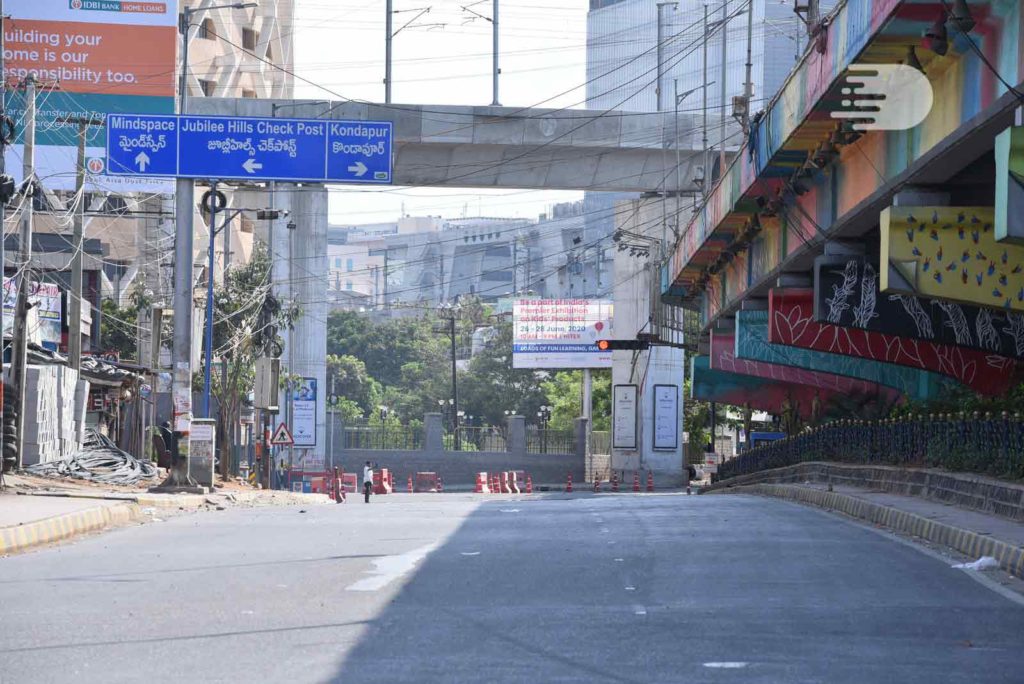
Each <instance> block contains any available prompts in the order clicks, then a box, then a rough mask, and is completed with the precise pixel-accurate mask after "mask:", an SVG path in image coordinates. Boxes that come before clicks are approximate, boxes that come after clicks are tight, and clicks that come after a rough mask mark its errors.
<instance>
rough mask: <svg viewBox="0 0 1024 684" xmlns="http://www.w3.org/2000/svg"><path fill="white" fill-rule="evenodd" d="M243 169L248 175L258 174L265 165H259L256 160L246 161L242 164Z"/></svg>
mask: <svg viewBox="0 0 1024 684" xmlns="http://www.w3.org/2000/svg"><path fill="white" fill-rule="evenodd" d="M242 168H243V169H245V170H246V171H247V172H248V173H256V172H257V171H258V170H259V169H262V168H263V164H261V163H259V162H258V161H256V160H255V159H246V160H245V162H244V163H243V164H242Z"/></svg>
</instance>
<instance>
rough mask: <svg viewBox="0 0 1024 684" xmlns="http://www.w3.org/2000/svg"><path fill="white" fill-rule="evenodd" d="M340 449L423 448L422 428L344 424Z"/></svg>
mask: <svg viewBox="0 0 1024 684" xmlns="http://www.w3.org/2000/svg"><path fill="white" fill-rule="evenodd" d="M339 446H340V448H341V449H380V450H384V449H387V450H392V451H416V450H418V449H422V448H423V428H421V427H410V426H408V425H388V426H385V427H380V426H379V425H378V426H374V425H346V426H345V428H344V430H343V432H342V438H341V445H339Z"/></svg>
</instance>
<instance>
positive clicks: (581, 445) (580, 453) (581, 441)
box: [573, 418, 590, 460]
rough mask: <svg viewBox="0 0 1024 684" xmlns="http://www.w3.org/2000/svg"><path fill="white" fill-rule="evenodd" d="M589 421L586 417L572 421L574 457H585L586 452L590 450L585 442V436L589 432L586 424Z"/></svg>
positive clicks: (581, 458) (586, 436)
mask: <svg viewBox="0 0 1024 684" xmlns="http://www.w3.org/2000/svg"><path fill="white" fill-rule="evenodd" d="M589 423H590V421H589V420H587V419H586V418H577V419H576V420H575V421H573V432H574V436H575V438H576V441H575V443H576V457H577V458H579V459H580V460H583V459H586V457H587V453H588V452H589V451H590V449H589V446H590V445H589V444H587V438H588V437H589V436H590V432H589V431H588V430H587V425H588V424H589Z"/></svg>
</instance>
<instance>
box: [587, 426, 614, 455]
mask: <svg viewBox="0 0 1024 684" xmlns="http://www.w3.org/2000/svg"><path fill="white" fill-rule="evenodd" d="M590 453H592V454H610V453H612V433H611V432H609V431H607V430H595V431H593V432H591V433H590Z"/></svg>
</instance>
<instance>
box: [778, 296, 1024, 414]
mask: <svg viewBox="0 0 1024 684" xmlns="http://www.w3.org/2000/svg"><path fill="white" fill-rule="evenodd" d="M854 308H857V309H858V312H857V314H856V316H859V317H861V318H864V317H872V316H875V315H877V314H875V313H874V312H872V311H870V310H869V309H866V308H861V305H860V304H858V305H857V307H854ZM768 314H769V322H770V325H769V327H768V341H769V342H771V343H772V344H782V345H788V346H793V347H799V348H801V349H813V350H816V351H823V352H831V353H834V354H843V355H846V356H854V357H858V358H863V359H871V360H873V361H881V362H884V363H894V364H898V365H901V366H908V367H910V368H917V369H920V370H928V371H934V372H936V373H941V374H943V375H948V376H949V377H951V378H954V379H955V380H957V381H959V382H961V383H963V384H964V385H967V386H968V387H970V388H971V389H973V390H975V391H976V392H980V393H983V394H989V395H998V394H1003V393H1005V392H1006V391H1007V390H1009V389H1010V387H1011V386H1012V385H1013V383H1014V371H1015V369H1016V363H1015V362H1014V361H1013V360H1012V359H1008V358H1006V357H1005V356H997V355H995V354H987V353H985V352H980V351H976V350H973V349H965V348H961V347H956V346H952V345H943V344H935V343H933V342H926V341H923V340H917V339H912V338H909V337H898V336H895V335H884V334H881V333H872V332H868V331H866V330H859V329H857V328H843V327H840V326H836V325H829V324H827V323H824V324H823V323H817V322H815V321H814V315H813V314H814V290H810V289H785V290H781V289H775V290H772V291H771V292H770V293H769V297H768Z"/></svg>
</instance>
